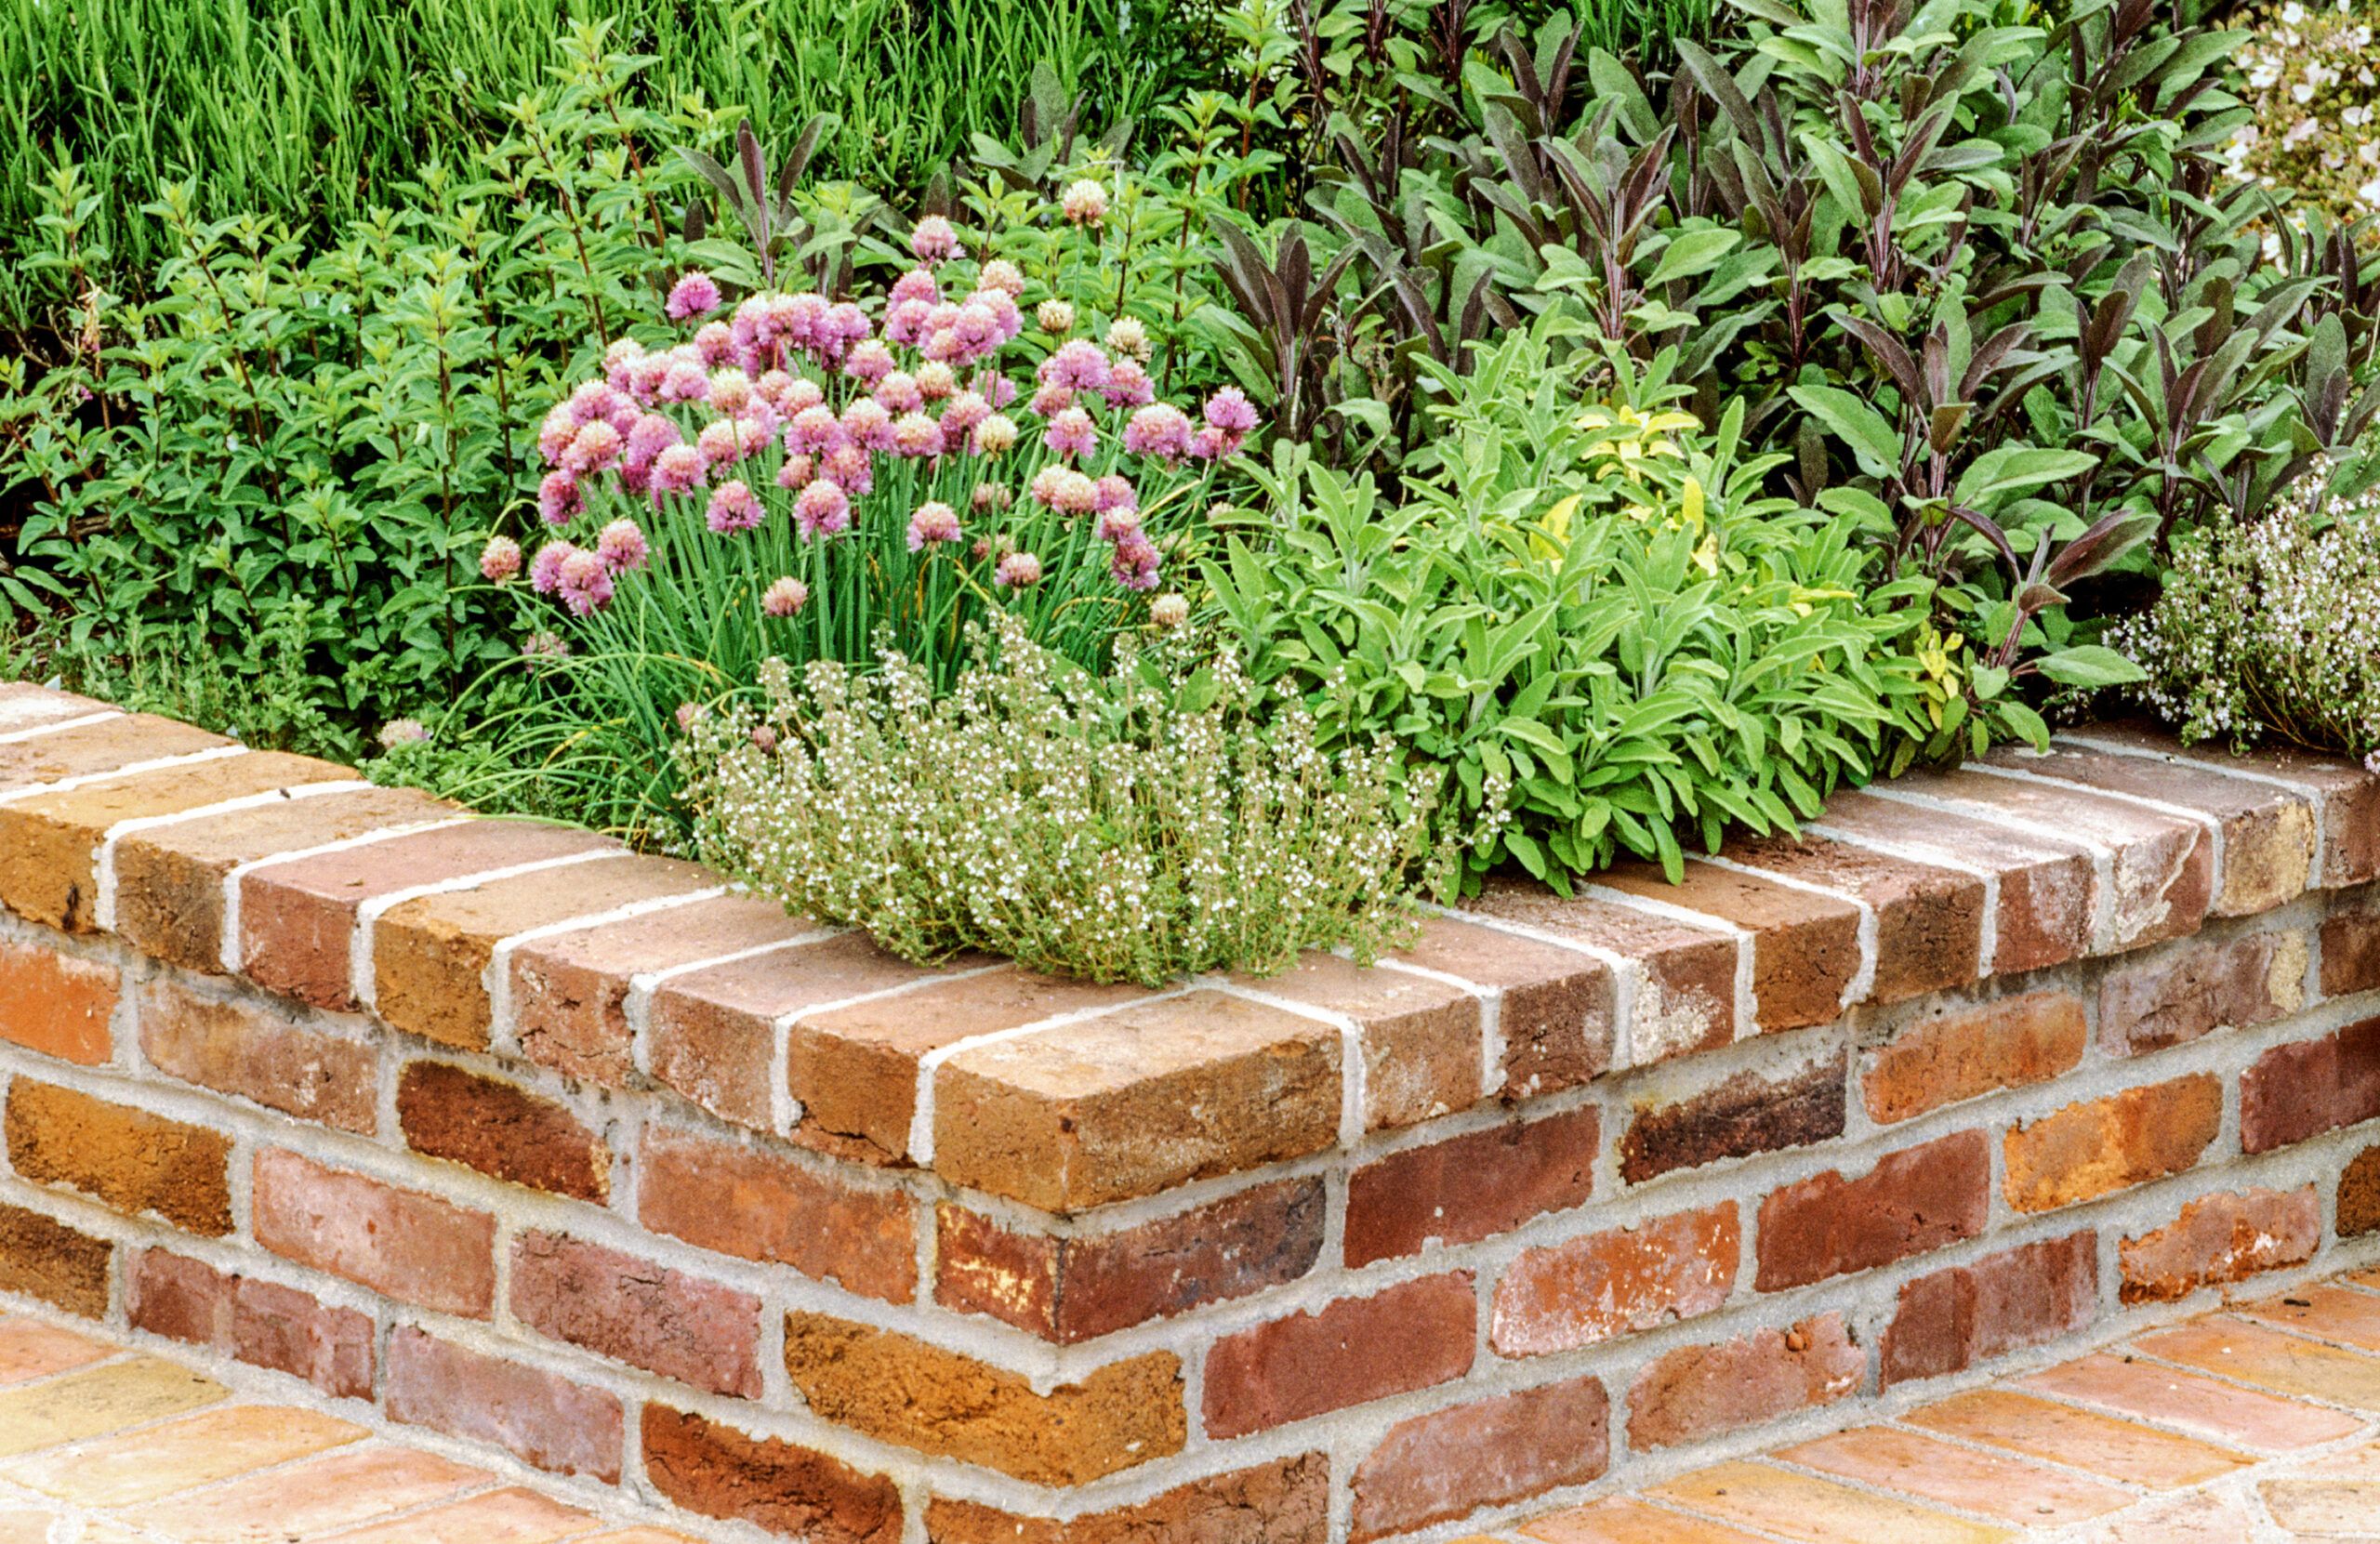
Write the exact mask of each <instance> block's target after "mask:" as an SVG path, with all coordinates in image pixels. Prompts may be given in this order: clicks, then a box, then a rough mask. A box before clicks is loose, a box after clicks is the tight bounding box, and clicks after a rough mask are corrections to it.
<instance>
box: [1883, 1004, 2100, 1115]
mask: <svg viewBox="0 0 2380 1544" xmlns="http://www.w3.org/2000/svg"><path fill="white" fill-rule="evenodd" d="M2089 1033H2090V1032H2089V1027H2088V1024H2087V1023H2086V1021H2085V1019H2084V1016H2083V1000H2082V999H2081V998H2080V997H2077V996H2074V994H2072V993H2070V992H2062V991H2055V990H2053V991H2042V992H2026V993H2022V994H2020V995H2018V996H2011V997H1999V998H1995V999H1993V1000H1992V1001H1990V1002H1985V1003H1975V1004H1963V1003H1958V1002H1955V1001H1953V1002H1949V1003H1944V1004H1942V1005H1940V1007H1938V1008H1937V1009H1936V1010H1932V1011H1929V1012H1926V1013H1924V1014H1922V1015H1920V1016H1919V1017H1917V1018H1914V1019H1911V1021H1910V1022H1909V1023H1905V1024H1903V1025H1901V1026H1900V1028H1899V1029H1898V1030H1897V1031H1895V1032H1894V1034H1893V1035H1892V1036H1891V1038H1890V1039H1888V1040H1886V1041H1885V1042H1884V1044H1883V1045H1881V1046H1878V1047H1877V1048H1876V1049H1874V1050H1872V1051H1871V1052H1869V1054H1868V1061H1867V1069H1866V1071H1865V1072H1863V1073H1862V1074H1861V1075H1860V1080H1859V1087H1860V1094H1861V1097H1862V1100H1863V1102H1865V1103H1866V1105H1867V1107H1868V1116H1869V1118H1870V1119H1871V1120H1874V1121H1876V1122H1877V1123H1878V1124H1880V1125H1886V1126H1889V1125H1892V1124H1894V1123H1896V1122H1898V1121H1904V1120H1911V1119H1914V1118H1916V1117H1917V1116H1919V1115H1924V1114H1925V1113H1926V1112H1927V1111H1929V1110H1938V1109H1940V1108H1941V1107H1942V1106H1943V1105H1946V1104H1956V1103H1958V1102H1961V1101H1963V1100H1969V1099H1976V1098H1979V1097H1981V1096H1982V1095H1985V1094H1989V1093H1996V1092H1998V1091H1999V1090H2001V1089H2021V1088H2025V1087H2028V1086H2030V1085H2031V1084H2035V1083H2045V1082H2047V1081H2049V1080H2050V1079H2051V1078H2053V1077H2056V1076H2057V1075H2058V1074H2060V1073H2063V1072H2070V1071H2071V1070H2073V1068H2074V1067H2075V1066H2076V1065H2078V1064H2079V1063H2080V1062H2082V1060H2083V1046H2084V1044H2085V1042H2086V1040H2087V1039H2088V1037H2089Z"/></svg>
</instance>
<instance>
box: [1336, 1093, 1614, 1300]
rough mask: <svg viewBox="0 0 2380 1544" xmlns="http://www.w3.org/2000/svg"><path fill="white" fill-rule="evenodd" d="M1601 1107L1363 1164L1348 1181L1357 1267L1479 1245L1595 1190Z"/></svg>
mask: <svg viewBox="0 0 2380 1544" xmlns="http://www.w3.org/2000/svg"><path fill="white" fill-rule="evenodd" d="M1601 1131H1602V1128H1601V1124H1600V1121H1599V1118H1598V1116H1597V1114H1596V1111H1595V1108H1594V1106H1593V1105H1592V1104H1582V1105H1580V1107H1579V1108H1577V1109H1575V1110H1571V1111H1567V1112H1566V1113H1564V1114H1562V1115H1549V1116H1547V1117H1546V1118H1544V1119H1542V1120H1533V1121H1526V1122H1522V1121H1514V1122H1510V1123H1508V1124H1505V1125H1501V1126H1493V1127H1489V1128H1488V1129H1486V1130H1484V1131H1473V1132H1469V1133H1466V1134H1465V1135H1463V1136H1460V1137H1451V1138H1448V1140H1447V1141H1445V1142H1432V1143H1431V1144H1429V1145H1428V1146H1426V1147H1411V1148H1408V1149H1406V1150H1405V1151H1404V1152H1402V1153H1395V1154H1391V1155H1389V1156H1387V1157H1385V1158H1382V1159H1380V1160H1379V1161H1377V1162H1375V1163H1369V1164H1366V1165H1365V1166H1364V1167H1363V1168H1358V1169H1356V1170H1355V1173H1353V1174H1352V1175H1350V1176H1349V1177H1348V1181H1347V1229H1346V1234H1347V1237H1346V1260H1347V1264H1348V1265H1349V1266H1351V1267H1353V1266H1359V1265H1369V1264H1370V1263H1372V1262H1373V1261H1374V1260H1394V1259H1395V1258H1396V1257H1398V1256H1400V1255H1410V1254H1418V1253H1420V1252H1421V1249H1422V1247H1424V1246H1425V1245H1427V1244H1428V1243H1429V1241H1430V1240H1432V1239H1436V1240H1437V1241H1438V1242H1440V1243H1441V1244H1446V1245H1456V1244H1475V1243H1477V1242H1478V1241H1479V1240H1481V1239H1483V1238H1492V1237H1494V1236H1495V1235H1496V1234H1501V1233H1510V1232H1511V1231H1512V1230H1513V1229H1514V1228H1517V1227H1519V1226H1520V1225H1521V1224H1522V1223H1524V1222H1526V1221H1528V1220H1529V1219H1530V1218H1532V1217H1537V1216H1540V1215H1542V1214H1544V1213H1546V1212H1549V1211H1563V1210H1567V1209H1568V1208H1569V1207H1575V1206H1580V1205H1581V1204H1583V1203H1584V1202H1585V1201H1586V1199H1587V1197H1588V1196H1590V1195H1592V1194H1593V1193H1594V1188H1595V1177H1594V1165H1595V1153H1596V1151H1597V1148H1598V1146H1599V1145H1600V1141H1601Z"/></svg>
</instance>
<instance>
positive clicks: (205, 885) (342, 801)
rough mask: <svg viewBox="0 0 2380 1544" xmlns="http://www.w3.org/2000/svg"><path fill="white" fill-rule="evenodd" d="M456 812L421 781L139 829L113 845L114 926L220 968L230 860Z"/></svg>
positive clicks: (187, 961)
mask: <svg viewBox="0 0 2380 1544" xmlns="http://www.w3.org/2000/svg"><path fill="white" fill-rule="evenodd" d="M457 813H459V812H458V811H457V810H456V809H455V808H454V806H452V805H449V804H446V803H443V802H442V801H441V800H438V799H435V798H430V796H429V795H428V794H425V793H422V792H420V791H419V790H417V789H414V788H354V789H350V790H348V791H346V792H343V793H324V794H316V795H313V796H311V797H309V798H289V799H282V800H278V801H275V802H273V803H270V804H263V805H258V806H256V807H254V808H251V809H246V810H234V811H231V812H227V813H224V814H219V815H202V816H199V817H197V818H195V819H191V820H182V821H177V822H175V823H174V824H172V825H164V826H157V827H153V828H152V829H149V830H144V831H136V832H132V833H130V834H128V835H126V836H125V837H124V838H122V839H120V840H119V841H117V843H116V844H115V931H116V933H117V934H118V935H119V936H121V937H123V938H124V939H125V940H126V941H127V942H129V943H131V944H134V945H136V946H137V947H139V949H140V950H141V951H142V952H143V953H146V954H149V955H152V956H154V957H157V958H159V959H162V960H164V961H165V962H166V963H167V964H170V965H179V966H180V967H182V968H183V969H184V970H200V971H204V972H205V973H206V974H209V975H220V974H222V972H223V884H224V880H225V878H227V877H228V876H229V875H230V874H231V870H232V869H233V868H235V867H237V866H238V865H239V864H245V863H255V862H257V861H258V860H260V859H263V858H268V857H271V856H272V855H273V854H275V853H279V852H296V851H303V850H305V849H307V848H312V847H320V846H324V845H325V844H327V843H330V842H336V841H347V840H350V839H352V838H356V837H360V836H363V835H364V834H366V833H367V832H372V831H383V830H388V829H390V828H391V827H395V826H403V825H416V824H419V823H422V822H427V821H434V820H440V819H444V818H449V817H452V816H454V815H456V814H457Z"/></svg>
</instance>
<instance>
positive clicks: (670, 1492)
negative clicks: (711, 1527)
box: [641, 1405, 903, 1544]
mask: <svg viewBox="0 0 2380 1544" xmlns="http://www.w3.org/2000/svg"><path fill="white" fill-rule="evenodd" d="M641 1435H642V1437H643V1439H644V1440H643V1444H642V1445H643V1449H644V1471H645V1475H646V1477H647V1478H648V1479H649V1480H650V1481H651V1482H652V1484H653V1486H654V1488H655V1489H656V1490H658V1491H660V1492H661V1494H662V1495H664V1496H667V1497H668V1498H669V1499H671V1500H672V1501H675V1502H676V1503H678V1505H680V1506H681V1507H683V1508H685V1509H686V1510H687V1511H691V1512H694V1513H695V1514H697V1515H699V1516H703V1517H718V1518H723V1519H727V1520H730V1521H734V1522H743V1523H750V1524H756V1525H758V1526H760V1527H761V1528H765V1529H767V1530H768V1531H770V1532H771V1533H775V1534H782V1535H783V1536H785V1537H787V1538H799V1539H803V1540H806V1541H808V1544H900V1539H901V1526H902V1515H903V1514H902V1508H901V1492H900V1490H899V1488H898V1487H897V1486H895V1485H893V1482H892V1481H891V1480H890V1479H888V1478H886V1477H885V1476H884V1475H881V1474H869V1473H866V1472H864V1471H860V1470H856V1469H853V1468H852V1467H851V1466H850V1465H849V1464H846V1463H843V1462H841V1461H840V1459H836V1458H828V1457H827V1456H826V1454H824V1453H814V1452H813V1451H811V1450H810V1449H809V1448H806V1447H797V1446H795V1445H793V1444H791V1443H788V1442H779V1441H776V1440H774V1438H767V1437H750V1436H747V1435H745V1434H744V1433H743V1432H738V1431H736V1430H734V1428H733V1427H728V1426H721V1425H720V1424H719V1423H718V1422H716V1421H712V1420H706V1419H703V1418H702V1417H701V1416H697V1415H689V1414H686V1413H685V1412H683V1411H680V1410H672V1409H668V1408H667V1407H666V1406H663V1405H646V1406H645V1407H644V1419H643V1430H642V1432H641Z"/></svg>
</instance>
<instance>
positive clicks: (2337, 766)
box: [2088, 724, 2380, 887]
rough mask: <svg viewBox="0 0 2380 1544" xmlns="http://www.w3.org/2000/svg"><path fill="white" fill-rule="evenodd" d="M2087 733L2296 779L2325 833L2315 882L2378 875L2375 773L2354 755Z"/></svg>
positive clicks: (2129, 731) (2181, 761)
mask: <svg viewBox="0 0 2380 1544" xmlns="http://www.w3.org/2000/svg"><path fill="white" fill-rule="evenodd" d="M2088 738H2089V739H2091V740H2093V741H2096V742H2101V743H2104V744H2109V745H2113V746H2120V747H2122V748H2123V749H2126V750H2130V751H2133V752H2135V753H2137V752H2147V753H2148V754H2149V755H2152V756H2156V757H2160V758H2162V759H2165V760H2167V761H2169V762H2171V763H2172V764H2173V765H2175V766H2176V767H2182V768H2189V769H2196V768H2200V767H2217V768H2222V769H2225V770H2228V771H2231V772H2249V773H2253V774H2254V775H2256V776H2259V777H2278V778H2281V779H2283V780H2285V781H2287V782H2290V783H2294V784H2296V785H2298V786H2299V787H2302V788H2304V789H2306V790H2307V792H2308V793H2309V794H2310V795H2311V796H2312V798H2314V800H2315V802H2316V803H2318V804H2319V805H2320V806H2321V811H2322V830H2323V835H2324V838H2325V839H2324V844H2323V851H2322V862H2321V877H2320V880H2319V882H2320V883H2321V884H2323V885H2327V886H2333V887H2337V886H2343V885H2355V884H2361V883H2362V882H2363V881H2365V880H2367V879H2372V878H2380V777H2373V775H2372V774H2371V773H2370V772H2365V771H2364V770H2363V769H2362V768H2361V767H2360V766H2358V765H2357V764H2356V763H2355V762H2353V761H2349V760H2347V759H2344V758H2341V757H2333V756H2319V755H2314V754H2311V753H2309V752H2306V751H2301V750H2293V749H2291V748H2289V747H2287V746H2258V747H2257V748H2256V749H2255V750H2254V751H2251V752H2250V753H2248V754H2247V755H2245V756H2237V755H2234V754H2232V753H2231V752H2229V751H2227V750H2225V749H2224V748H2223V747H2222V746H2219V745H2216V744H2215V743H2213V742H2208V743H2205V744H2201V745H2195V746H2188V748H2187V749H2184V748H2181V747H2178V746H2176V745H2175V741H2174V738H2173V736H2172V735H2170V734H2168V733H2166V732H2163V731H2162V730H2148V729H2137V728H2132V727H2127V726H2122V725H2114V724H2095V725H2093V726H2092V728H2091V731H2090V733H2089V736H2088Z"/></svg>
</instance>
